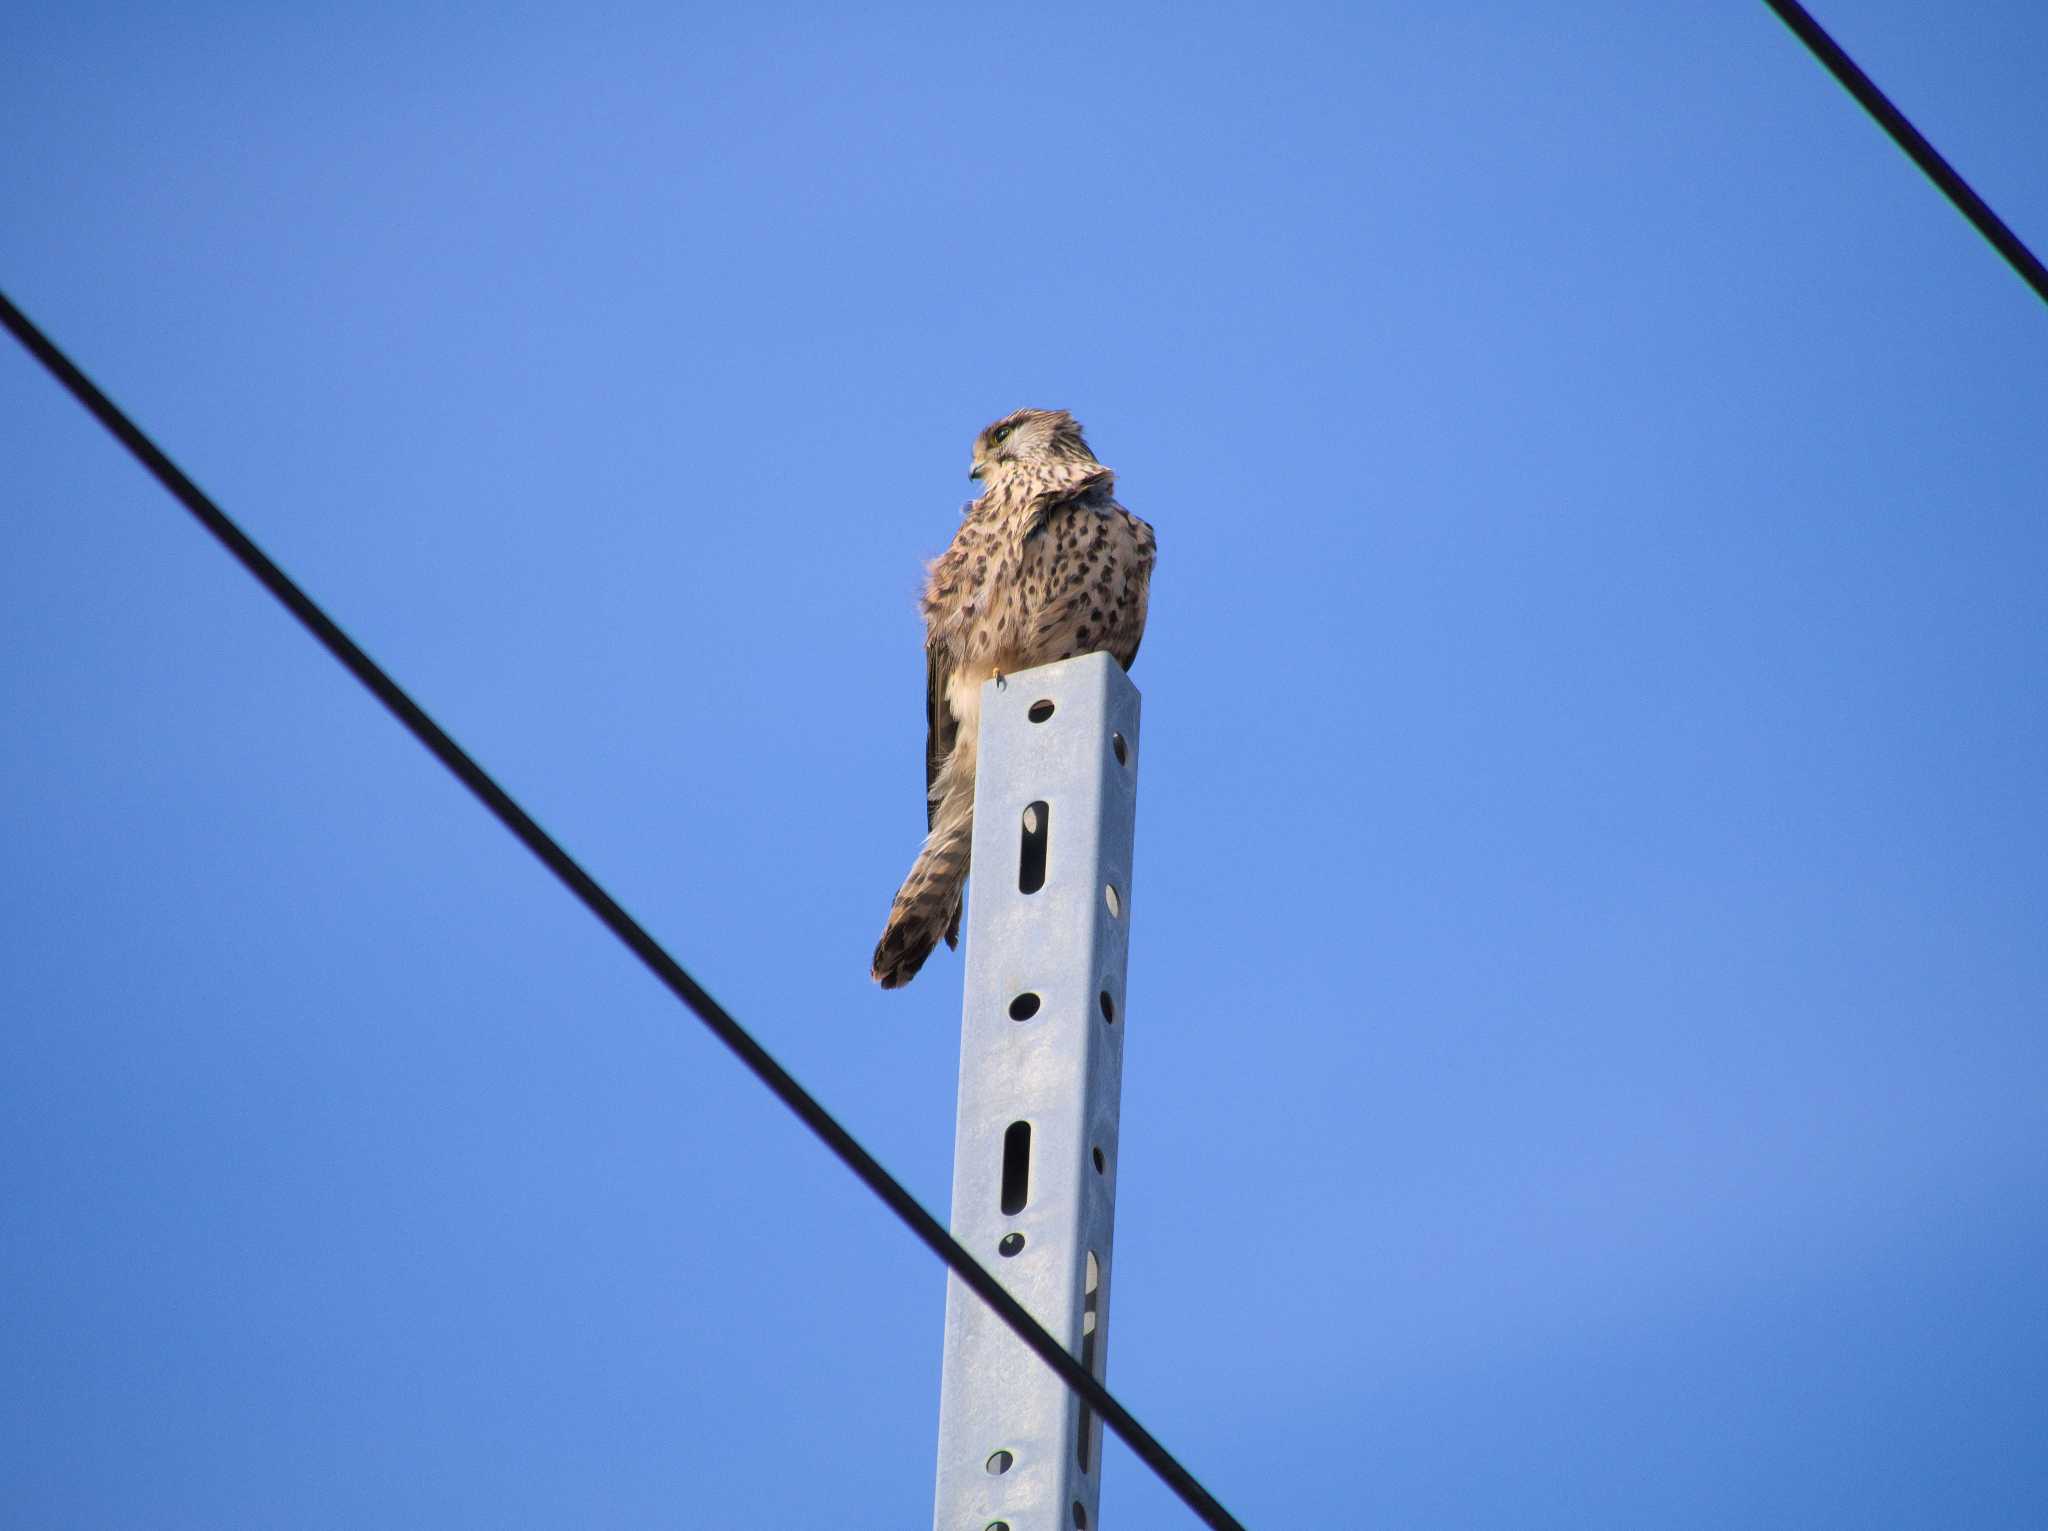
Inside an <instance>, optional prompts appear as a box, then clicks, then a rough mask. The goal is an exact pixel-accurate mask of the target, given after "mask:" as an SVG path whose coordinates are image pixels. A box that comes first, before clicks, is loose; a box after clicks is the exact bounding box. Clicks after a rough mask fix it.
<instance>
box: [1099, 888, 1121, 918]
mask: <svg viewBox="0 0 2048 1531" xmlns="http://www.w3.org/2000/svg"><path fill="white" fill-rule="evenodd" d="M1102 901H1103V902H1104V903H1105V904H1107V905H1109V917H1110V918H1111V919H1112V920H1120V919H1122V918H1123V916H1124V901H1123V899H1122V898H1121V897H1119V896H1118V894H1117V891H1116V884H1115V883H1113V882H1106V883H1104V884H1103V885H1102Z"/></svg>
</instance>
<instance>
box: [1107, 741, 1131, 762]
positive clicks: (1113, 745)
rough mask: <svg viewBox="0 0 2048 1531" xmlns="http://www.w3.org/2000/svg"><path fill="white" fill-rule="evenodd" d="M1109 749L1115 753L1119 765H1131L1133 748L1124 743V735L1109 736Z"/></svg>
mask: <svg viewBox="0 0 2048 1531" xmlns="http://www.w3.org/2000/svg"><path fill="white" fill-rule="evenodd" d="M1109 747H1110V749H1112V750H1113V751H1115V753H1116V763H1117V764H1118V765H1129V764H1130V763H1131V747H1130V746H1129V745H1128V744H1126V743H1124V736H1123V735H1122V734H1111V735H1110V736H1109Z"/></svg>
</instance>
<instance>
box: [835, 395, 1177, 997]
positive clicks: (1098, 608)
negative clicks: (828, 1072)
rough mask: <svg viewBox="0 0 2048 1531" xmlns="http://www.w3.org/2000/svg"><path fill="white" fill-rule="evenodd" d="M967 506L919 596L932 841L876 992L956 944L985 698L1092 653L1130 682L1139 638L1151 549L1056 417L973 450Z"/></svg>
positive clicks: (1040, 415)
mask: <svg viewBox="0 0 2048 1531" xmlns="http://www.w3.org/2000/svg"><path fill="white" fill-rule="evenodd" d="M968 476H969V477H970V478H976V479H980V480H981V481H982V483H983V485H984V486H985V487H984V489H983V492H982V494H981V496H980V497H979V498H978V499H974V500H970V501H968V503H967V506H966V510H965V515H966V519H965V520H964V521H963V522H962V523H961V527H960V530H959V532H958V533H957V534H955V536H954V538H953V542H952V545H951V546H950V547H948V548H947V549H946V551H945V552H944V553H943V554H941V555H940V556H939V557H938V558H937V559H936V560H934V561H933V563H932V565H931V570H930V575H929V577H928V578H927V579H926V581H925V587H924V625H925V640H924V656H925V721H926V724H927V726H928V727H929V729H930V733H929V735H928V737H927V740H926V749H925V784H926V789H927V791H926V796H927V805H926V823H927V825H928V827H929V828H930V830H931V833H930V834H929V835H928V836H927V837H926V839H925V842H924V849H923V850H921V851H920V852H919V853H918V857H917V861H916V863H915V864H914V865H913V866H912V867H911V869H910V875H909V876H908V877H906V878H905V879H904V880H903V886H902V888H901V889H899V890H898V891H897V894H896V902H895V904H894V905H893V906H892V907H891V908H890V910H889V924H888V927H887V928H886V929H885V930H884V931H883V932H882V939H881V941H880V942H879V943H877V945H876V946H875V962H874V979H875V982H876V983H879V984H880V985H881V986H882V987H883V988H885V989H894V988H897V987H899V986H901V985H903V984H906V983H909V982H910V980H911V979H912V978H914V977H916V976H917V970H918V969H919V968H920V967H922V966H924V960H925V958H927V957H929V956H930V955H931V953H932V948H933V947H935V946H936V945H937V944H938V942H939V938H940V937H941V936H944V937H945V939H946V944H947V945H948V946H955V945H958V944H959V937H960V900H961V894H962V892H963V891H964V889H965V887H966V883H967V860H968V853H969V850H970V848H971V845H972V841H973V838H974V760H975V745H976V736H977V733H978V724H979V721H980V709H981V687H982V683H983V682H984V681H987V680H990V679H992V678H993V679H1000V678H1001V677H1002V676H1004V675H1006V674H1009V673H1010V672H1012V671H1015V670H1028V669H1030V668H1031V667H1032V666H1033V665H1042V664H1051V663H1052V662H1053V661H1054V660H1056V659H1071V658H1073V657H1074V656H1075V655H1076V654H1092V653H1095V652H1096V651H1098V650H1101V651H1103V652H1106V653H1109V654H1111V655H1114V656H1115V658H1116V662H1117V663H1118V664H1120V665H1122V666H1123V667H1124V668H1125V669H1127V670H1128V669H1129V668H1130V666H1131V661H1132V660H1133V659H1135V658H1137V656H1138V640H1139V639H1140V638H1142V637H1143V636H1144V633H1145V595H1146V587H1147V586H1148V584H1149V583H1150V581H1151V578H1152V560H1153V557H1154V554H1155V552H1156V550H1157V547H1158V544H1157V543H1156V542H1155V540H1154V539H1153V536H1152V528H1151V527H1149V526H1147V525H1146V524H1145V523H1144V522H1143V521H1140V520H1139V519H1138V518H1137V517H1136V516H1134V515H1132V514H1131V513H1130V512H1129V511H1127V510H1125V509H1124V508H1123V506H1121V505H1119V504H1117V502H1116V500H1115V498H1114V491H1115V487H1116V475H1115V474H1113V473H1111V472H1110V471H1109V469H1107V468H1105V467H1103V466H1102V464H1101V463H1099V462H1097V461H1096V460H1095V454H1094V453H1093V452H1091V451H1089V450H1088V443H1087V442H1086V441H1085V440H1083V439H1082V436H1081V427H1080V425H1079V423H1078V422H1076V421H1075V419H1074V417H1073V416H1072V415H1070V414H1068V413H1067V412H1066V411H1065V410H1063V409H1020V410H1018V411H1017V412H1016V413H1015V414H1013V415H1006V416H1004V417H1003V418H1002V419H1000V420H998V421H996V422H995V424H993V425H991V426H989V427H988V428H987V429H986V430H984V431H983V432H982V433H981V434H980V435H979V436H977V437H976V438H975V440H974V467H973V470H972V472H970V473H969V475H968Z"/></svg>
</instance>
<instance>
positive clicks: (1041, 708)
mask: <svg viewBox="0 0 2048 1531" xmlns="http://www.w3.org/2000/svg"><path fill="white" fill-rule="evenodd" d="M1024 716H1025V717H1027V718H1029V719H1030V720H1031V721H1032V722H1034V723H1043V722H1044V721H1045V720H1046V719H1047V718H1049V717H1051V716H1052V703H1051V702H1048V701H1044V700H1042V699H1041V700H1039V701H1036V702H1033V703H1032V704H1031V706H1030V707H1029V708H1028V709H1026V711H1025V713H1024Z"/></svg>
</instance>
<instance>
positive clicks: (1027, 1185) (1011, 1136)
mask: <svg viewBox="0 0 2048 1531" xmlns="http://www.w3.org/2000/svg"><path fill="white" fill-rule="evenodd" d="M1030 1199H1031V1124H1030V1123H1029V1122H1012V1123H1010V1127H1009V1130H1008V1131H1007V1132H1005V1133H1004V1134H1003V1216H1005V1217H1015V1216H1016V1215H1017V1214H1018V1213H1019V1212H1022V1211H1023V1210H1024V1203H1025V1202H1027V1201H1029V1200H1030Z"/></svg>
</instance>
